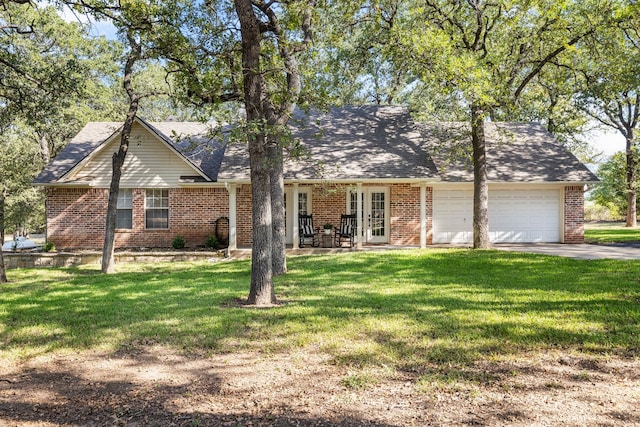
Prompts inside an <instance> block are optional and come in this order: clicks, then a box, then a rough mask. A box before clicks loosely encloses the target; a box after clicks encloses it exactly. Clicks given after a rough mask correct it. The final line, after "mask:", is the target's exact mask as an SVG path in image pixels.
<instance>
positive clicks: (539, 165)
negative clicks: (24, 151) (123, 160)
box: [35, 106, 597, 186]
mask: <svg viewBox="0 0 640 427" xmlns="http://www.w3.org/2000/svg"><path fill="white" fill-rule="evenodd" d="M136 123H137V125H138V126H139V127H140V129H144V132H146V135H147V137H149V138H153V139H154V140H155V143H156V144H157V143H158V142H161V143H162V145H163V146H164V147H165V149H166V150H169V151H170V152H171V153H166V154H159V155H158V153H154V156H156V157H154V159H155V160H149V161H148V162H147V161H138V163H135V162H134V160H136V158H135V152H136V149H137V145H135V144H136V142H135V141H134V140H132V141H131V144H132V145H131V146H130V153H133V154H132V155H128V156H127V157H128V158H129V161H130V163H129V164H128V166H127V167H128V169H129V171H131V170H137V171H138V172H139V174H138V175H137V178H136V179H137V181H135V180H134V181H135V182H134V181H131V183H132V184H131V185H133V183H136V185H138V186H140V185H143V184H144V185H170V184H171V183H173V184H176V185H177V184H182V183H184V182H185V181H184V180H182V181H181V180H180V179H179V178H180V175H181V174H182V175H185V174H186V175H188V176H189V177H190V178H191V179H192V180H195V181H206V182H212V181H245V182H246V181H249V155H248V150H247V146H246V143H235V144H228V146H227V144H225V143H224V142H220V140H219V139H215V138H214V137H213V136H212V135H213V132H212V131H211V127H210V125H207V124H203V123H196V122H157V123H150V122H146V121H144V120H142V119H137V121H136ZM120 128H121V124H118V123H112V122H102V123H95V122H94V123H89V124H87V126H85V128H84V129H82V130H81V131H80V132H79V133H78V135H76V137H75V138H73V140H72V141H71V142H70V143H69V144H68V145H67V146H66V147H65V148H64V149H63V150H62V151H61V153H60V154H59V155H58V156H57V157H56V158H55V159H54V160H53V161H52V162H51V164H50V165H49V166H48V167H47V168H46V169H45V170H44V171H43V172H42V173H41V174H40V175H39V176H38V178H37V179H36V181H35V183H37V184H44V185H47V184H69V185H72V184H76V185H96V183H95V180H96V179H98V178H97V176H98V175H99V176H102V178H99V179H102V180H104V179H110V176H111V170H110V168H111V161H110V156H111V154H109V155H108V156H107V154H106V151H105V152H104V153H102V151H104V150H106V149H107V146H109V145H110V144H112V143H113V144H115V143H116V140H117V138H116V137H117V135H118V134H119V129H120ZM290 128H291V130H292V134H293V136H294V137H296V138H297V139H298V140H299V141H300V143H301V144H302V146H303V147H304V149H305V150H306V153H307V155H306V156H304V157H303V158H300V159H295V160H292V159H289V160H287V161H286V162H285V170H284V174H285V179H287V180H334V181H352V182H355V181H362V180H387V179H388V180H409V181H416V180H422V181H423V180H430V181H440V180H442V181H445V182H472V181H473V173H472V168H471V161H470V159H471V155H470V150H471V144H470V133H469V126H468V124H467V123H451V122H449V123H442V122H439V123H414V122H413V121H412V120H411V117H410V116H409V113H408V111H407V110H406V108H404V107H399V106H360V107H345V108H333V109H330V110H329V111H326V112H321V111H317V110H315V111H311V112H309V113H303V112H302V111H296V113H295V115H294V117H293V118H292V119H291V121H290ZM138 137H140V135H138ZM486 137H487V166H488V178H489V180H490V181H491V182H532V183H541V182H575V183H585V182H595V181H597V178H596V177H595V176H594V175H593V173H591V172H590V171H589V170H588V169H587V168H586V166H584V165H583V164H582V163H580V161H579V160H578V159H577V158H576V157H575V156H573V155H572V154H571V153H570V152H569V151H568V150H567V149H566V148H565V147H563V146H562V145H561V144H559V143H558V142H557V141H556V140H555V138H553V136H552V135H551V134H550V133H549V132H547V131H546V130H545V129H544V128H543V127H542V126H541V125H539V124H522V123H487V124H486ZM461 147H462V150H460V148H461ZM111 152H113V150H110V151H109V153H111ZM163 156H164V158H163V159H159V158H158V157H163ZM98 157H100V158H99V159H98ZM94 159H95V162H94V163H93V166H92V167H93V169H92V171H90V173H86V174H85V175H95V176H92V177H91V178H92V180H93V182H89V181H87V180H86V179H85V181H82V176H83V174H81V173H78V171H80V170H84V169H83V168H86V167H87V165H88V164H90V163H91V162H93V161H94ZM148 159H150V157H148ZM167 159H169V160H167ZM138 160H139V159H138ZM172 162H173V163H172ZM87 170H88V169H87ZM87 170H85V172H86V171H87ZM167 170H171V171H173V172H172V173H173V178H172V179H173V181H171V182H167V181H166V180H165V181H162V180H160V181H157V180H156V181H154V180H152V179H150V178H149V177H150V176H152V177H153V176H158V175H160V174H162V173H164V171H167ZM105 177H106V178H105ZM85 178H86V176H85ZM100 185H104V182H102V181H101V184H100Z"/></svg>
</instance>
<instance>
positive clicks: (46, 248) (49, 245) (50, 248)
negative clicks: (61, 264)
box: [42, 240, 56, 252]
mask: <svg viewBox="0 0 640 427" xmlns="http://www.w3.org/2000/svg"><path fill="white" fill-rule="evenodd" d="M55 250H56V245H55V244H54V243H53V242H52V241H51V240H47V242H46V243H45V244H44V245H42V252H55Z"/></svg>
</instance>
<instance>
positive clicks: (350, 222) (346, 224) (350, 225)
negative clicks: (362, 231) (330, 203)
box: [334, 214, 357, 248]
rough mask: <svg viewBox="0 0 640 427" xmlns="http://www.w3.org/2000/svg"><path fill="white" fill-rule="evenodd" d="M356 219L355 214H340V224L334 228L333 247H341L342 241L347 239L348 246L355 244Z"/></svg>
mask: <svg viewBox="0 0 640 427" xmlns="http://www.w3.org/2000/svg"><path fill="white" fill-rule="evenodd" d="M356 227H357V219H356V214H351V215H340V225H339V226H338V227H336V228H335V229H334V244H335V247H337V248H340V247H342V241H343V240H344V241H347V240H348V241H349V247H350V248H352V247H353V245H354V244H355V237H356Z"/></svg>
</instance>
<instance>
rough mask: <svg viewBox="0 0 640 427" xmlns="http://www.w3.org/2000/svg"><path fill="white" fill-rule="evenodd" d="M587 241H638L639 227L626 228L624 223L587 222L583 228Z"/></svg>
mask: <svg viewBox="0 0 640 427" xmlns="http://www.w3.org/2000/svg"><path fill="white" fill-rule="evenodd" d="M584 240H585V242H587V243H600V244H606V243H625V242H640V227H636V228H627V227H625V226H624V223H622V224H621V223H612V224H607V223H604V224H603V223H599V224H587V226H586V227H585V230H584Z"/></svg>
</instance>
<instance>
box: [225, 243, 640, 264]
mask: <svg viewBox="0 0 640 427" xmlns="http://www.w3.org/2000/svg"><path fill="white" fill-rule="evenodd" d="M429 248H434V249H435V248H469V246H468V245H444V244H438V245H433V246H427V249H429ZM397 249H418V247H417V246H391V245H372V246H364V247H363V248H362V249H356V248H353V249H350V248H309V247H308V248H304V249H291V248H287V255H312V254H315V255H319V254H332V253H341V252H351V251H353V252H355V251H385V250H397ZM493 249H496V250H500V251H512V252H530V253H536V254H543V255H553V256H562V257H567V258H575V259H630V260H633V259H640V244H638V243H635V244H619V245H614V244H612V245H591V244H586V243H585V244H581V245H571V244H563V243H495V244H494V245H493ZM250 257H251V249H248V248H244V249H237V250H235V251H232V253H231V254H229V258H230V259H245V258H250Z"/></svg>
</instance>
